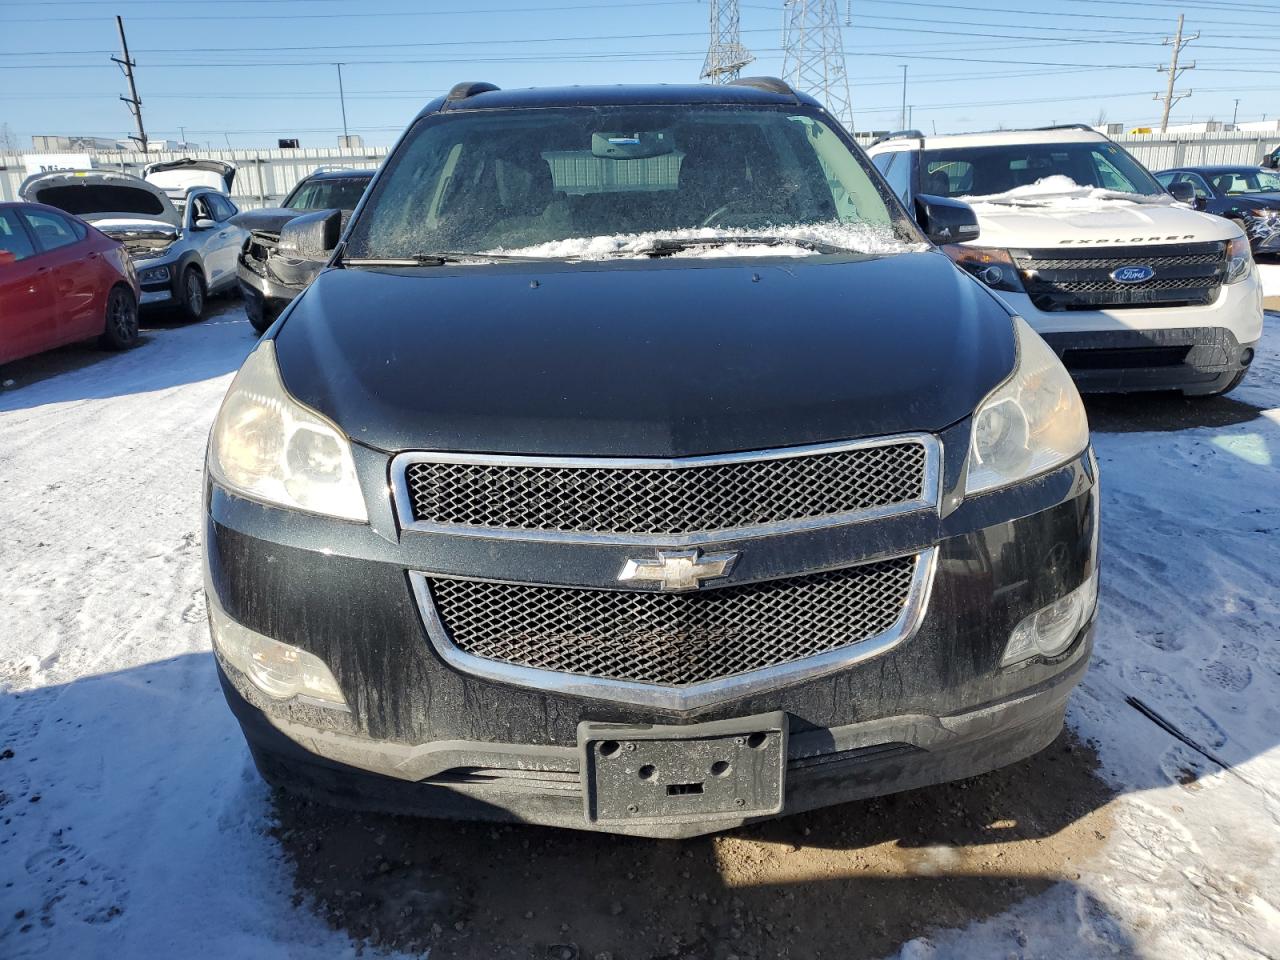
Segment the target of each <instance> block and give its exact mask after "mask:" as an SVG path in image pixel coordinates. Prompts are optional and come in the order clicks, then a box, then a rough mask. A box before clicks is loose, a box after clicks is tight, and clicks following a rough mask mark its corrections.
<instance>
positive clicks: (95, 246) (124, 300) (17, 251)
mask: <svg viewBox="0 0 1280 960" xmlns="http://www.w3.org/2000/svg"><path fill="white" fill-rule="evenodd" d="M90 337H97V338H98V340H99V342H100V343H101V344H102V345H103V346H104V347H107V348H108V349H111V350H123V349H125V348H127V347H131V346H133V345H134V344H135V343H137V342H138V277H137V274H136V273H135V272H134V268H133V261H132V260H130V258H129V251H128V250H127V249H126V248H125V245H124V244H122V243H120V242H119V241H118V240H113V239H112V238H111V237H108V236H107V235H106V234H104V233H101V232H99V231H98V230H95V229H94V228H93V227H91V226H90V225H89V224H87V223H85V222H84V221H83V220H81V219H79V218H78V217H73V216H70V215H68V214H66V213H64V212H63V211H61V210H57V209H55V208H53V207H49V206H46V205H44V204H41V203H0V363H8V362H9V361H10V360H17V359H19V358H21V357H28V356H31V355H32V354H34V353H40V352H42V351H44V350H51V349H53V348H54V347H60V346H62V345H63V344H66V343H74V342H75V341H77V340H87V339H89V338H90Z"/></svg>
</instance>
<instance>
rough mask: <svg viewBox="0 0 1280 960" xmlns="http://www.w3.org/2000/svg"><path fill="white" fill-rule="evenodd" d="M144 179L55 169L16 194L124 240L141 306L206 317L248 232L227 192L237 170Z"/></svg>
mask: <svg viewBox="0 0 1280 960" xmlns="http://www.w3.org/2000/svg"><path fill="white" fill-rule="evenodd" d="M144 174H145V175H146V178H145V179H142V178H139V177H135V176H132V175H130V174H127V173H116V172H114V171H110V170H58V171H54V172H50V173H40V174H36V175H34V176H31V177H28V178H27V179H26V180H25V181H24V182H23V184H22V187H21V189H20V190H19V194H20V195H21V197H22V198H23V199H24V200H30V201H32V202H35V203H46V204H49V205H50V206H53V207H58V208H60V209H62V210H65V211H67V212H68V213H74V214H76V215H77V216H79V217H81V218H83V219H84V220H87V221H88V222H89V223H91V224H93V225H94V226H95V227H97V228H98V229H99V230H101V231H102V232H103V233H105V234H107V235H108V236H112V237H114V238H116V239H117V240H120V241H122V242H123V243H124V244H125V246H126V247H127V248H128V250H129V254H130V256H131V257H132V258H133V265H134V268H135V269H136V270H137V272H138V282H139V284H140V285H141V288H142V300H141V303H142V305H143V306H147V305H164V306H173V307H176V308H177V309H178V310H179V311H181V312H182V314H183V315H184V316H185V317H186V318H187V319H189V320H198V319H200V317H201V316H203V315H204V309H205V304H206V303H207V301H208V298H209V297H210V296H212V295H214V294H217V293H221V292H224V291H229V290H234V289H236V288H237V287H236V257H237V255H238V254H239V252H240V245H241V244H242V243H243V241H244V238H245V236H246V233H245V231H244V230H242V229H241V228H240V227H237V226H235V225H234V224H232V223H231V222H230V221H231V218H232V217H233V216H235V215H236V214H237V213H238V212H239V208H238V207H236V205H235V203H233V202H232V200H231V198H230V197H229V196H228V195H227V193H226V191H227V190H228V189H229V188H230V184H231V179H232V178H233V177H234V176H235V168H234V167H233V166H232V165H231V164H227V163H222V162H221V161H217V160H185V159H184V160H179V161H172V162H169V163H156V164H151V165H150V166H148V167H146V168H145V170H144Z"/></svg>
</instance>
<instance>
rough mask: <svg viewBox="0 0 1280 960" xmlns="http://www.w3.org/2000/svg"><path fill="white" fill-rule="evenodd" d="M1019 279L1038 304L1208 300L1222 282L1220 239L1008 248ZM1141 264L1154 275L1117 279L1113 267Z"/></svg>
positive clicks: (1079, 306) (1093, 306)
mask: <svg viewBox="0 0 1280 960" xmlns="http://www.w3.org/2000/svg"><path fill="white" fill-rule="evenodd" d="M1014 256H1015V259H1016V262H1017V264H1018V269H1019V271H1021V276H1022V283H1023V286H1024V287H1025V288H1026V291H1027V295H1028V296H1029V297H1030V298H1031V301H1032V302H1033V303H1034V304H1035V305H1036V307H1038V308H1039V309H1041V310H1049V311H1054V310H1098V309H1103V308H1108V307H1150V306H1178V305H1190V304H1206V303H1211V302H1212V301H1213V299H1214V297H1216V296H1217V294H1218V290H1219V288H1220V287H1221V286H1222V277H1223V273H1224V271H1225V269H1226V244H1224V243H1220V242H1213V243H1184V244H1162V245H1156V246H1135V247H1115V248H1107V249H1096V250H1095V249H1088V248H1081V249H1079V250H1072V251H1070V252H1067V251H1063V250H1030V251H1022V252H1018V253H1016V254H1014ZM1133 265H1145V266H1149V267H1151V269H1152V270H1153V271H1154V275H1153V276H1152V278H1151V279H1150V280H1147V281H1145V282H1143V283H1133V284H1125V283H1117V282H1116V281H1115V280H1113V279H1112V277H1111V272H1112V271H1113V270H1115V269H1116V268H1117V267H1125V266H1133Z"/></svg>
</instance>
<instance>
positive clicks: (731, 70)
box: [702, 0, 755, 83]
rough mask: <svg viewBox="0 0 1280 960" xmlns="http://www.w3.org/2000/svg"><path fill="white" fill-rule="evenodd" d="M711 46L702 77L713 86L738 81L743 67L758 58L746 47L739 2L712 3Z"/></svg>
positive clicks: (726, 0)
mask: <svg viewBox="0 0 1280 960" xmlns="http://www.w3.org/2000/svg"><path fill="white" fill-rule="evenodd" d="M710 6H711V46H710V47H708V48H707V59H706V60H705V61H704V62H703V64H702V78H703V79H704V80H710V81H711V82H712V83H728V82H729V81H730V80H737V79H738V75H739V74H741V73H742V68H743V67H745V66H746V65H747V64H748V63H750V62H751V61H752V60H754V59H755V57H753V56H752V55H751V52H750V51H749V50H747V48H746V47H744V46H743V45H742V38H741V35H740V34H739V26H738V0H711V3H710Z"/></svg>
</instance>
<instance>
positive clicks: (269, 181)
mask: <svg viewBox="0 0 1280 960" xmlns="http://www.w3.org/2000/svg"><path fill="white" fill-rule="evenodd" d="M1113 139H1114V140H1115V141H1116V142H1117V143H1120V144H1122V145H1123V146H1124V147H1125V149H1126V150H1128V151H1129V152H1130V153H1132V154H1133V155H1134V156H1135V157H1137V159H1138V160H1139V161H1140V162H1141V163H1142V164H1143V165H1144V166H1146V167H1147V169H1149V170H1163V169H1165V168H1167V167H1177V166H1198V165H1201V164H1212V163H1239V164H1257V163H1260V162H1261V161H1262V158H1263V157H1265V156H1266V155H1267V154H1268V153H1269V152H1270V151H1271V150H1273V149H1275V146H1276V143H1277V141H1280V134H1277V133H1256V132H1252V131H1247V132H1246V131H1232V132H1227V133H1182V134H1165V135H1161V134H1158V133H1153V134H1123V135H1121V136H1117V137H1114V138H1113ZM858 140H859V142H863V143H864V144H865V143H867V142H870V138H863V137H862V136H859V137H858ZM386 153H387V150H386V148H385V147H367V148H362V149H359V150H352V149H345V148H338V147H333V148H320V149H317V148H311V149H300V150H212V151H208V152H202V153H199V154H197V155H198V156H201V157H209V158H212V159H215V160H227V161H229V162H231V163H234V164H235V165H236V168H237V171H236V180H235V189H234V190H233V195H234V197H235V199H236V202H237V203H238V204H240V206H242V207H269V206H273V205H275V204H278V203H279V202H280V201H281V200H282V199H284V196H285V194H287V193H288V192H289V191H290V190H292V189H293V187H294V185H295V184H296V183H297V182H298V181H299V180H301V179H302V178H303V177H305V176H306V175H307V174H309V173H310V172H311V171H313V170H314V169H315V168H316V167H318V166H321V165H322V164H341V165H343V166H350V167H376V166H377V165H378V164H379V163H381V162H382V158H383V157H384V156H386ZM188 155H189V154H181V153H152V154H148V155H147V157H146V158H145V160H144V159H143V158H142V156H141V155H139V154H136V153H100V154H94V155H93V163H94V166H95V167H98V168H102V169H109V170H121V171H123V172H125V173H133V174H141V172H142V167H143V165H144V164H145V163H154V162H156V161H160V160H177V159H180V158H181V157H183V156H188ZM26 175H27V165H26V161H25V160H24V158H23V154H16V155H4V154H0V200H16V199H17V197H18V188H19V186H21V184H22V181H23V179H24V178H25V177H26Z"/></svg>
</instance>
